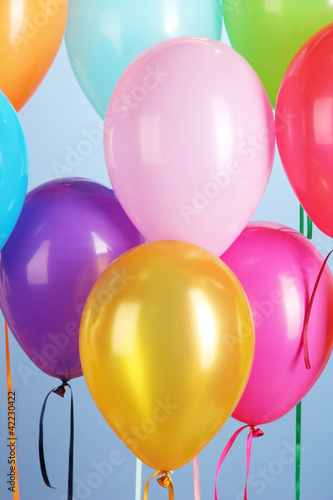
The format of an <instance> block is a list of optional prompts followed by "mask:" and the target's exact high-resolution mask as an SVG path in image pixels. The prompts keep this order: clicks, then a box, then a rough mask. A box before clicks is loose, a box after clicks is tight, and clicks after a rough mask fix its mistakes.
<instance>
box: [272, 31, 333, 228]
mask: <svg viewBox="0 0 333 500" xmlns="http://www.w3.org/2000/svg"><path fill="white" fill-rule="evenodd" d="M276 138H277V144H278V148H279V152H280V156H281V160H282V164H283V166H284V169H285V171H286V174H287V176H288V179H289V182H290V184H291V186H292V188H293V189H294V191H295V193H296V195H297V197H298V199H299V201H300V203H301V204H302V205H303V207H304V208H305V210H306V212H307V213H308V215H309V217H311V219H312V220H313V222H314V223H315V224H316V226H317V227H318V228H319V229H320V230H321V231H323V232H324V233H325V234H327V235H328V236H331V237H332V236H333V24H329V25H328V26H327V27H326V28H324V29H323V30H321V31H319V32H318V33H316V35H314V36H313V37H312V38H310V39H309V40H308V41H307V42H306V44H305V45H303V47H302V48H301V49H300V50H299V52H298V53H297V54H296V56H295V57H294V59H293V61H292V62H291V64H290V66H289V68H288V70H287V72H286V74H285V76H284V79H283V81H282V84H281V88H280V92H279V96H278V100H277V104H276Z"/></svg>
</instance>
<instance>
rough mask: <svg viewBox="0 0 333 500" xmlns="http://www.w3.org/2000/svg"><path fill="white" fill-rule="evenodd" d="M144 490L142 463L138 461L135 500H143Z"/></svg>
mask: <svg viewBox="0 0 333 500" xmlns="http://www.w3.org/2000/svg"><path fill="white" fill-rule="evenodd" d="M141 490H142V462H141V460H139V459H138V458H137V459H136V478H135V500H140V499H141Z"/></svg>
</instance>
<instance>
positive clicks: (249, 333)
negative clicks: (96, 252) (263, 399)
mask: <svg viewBox="0 0 333 500" xmlns="http://www.w3.org/2000/svg"><path fill="white" fill-rule="evenodd" d="M253 354H254V334H253V322H252V315H251V311H250V308H249V305H248V301H247V298H246V295H245V292H244V290H243V288H242V287H241V285H240V283H239V282H238V280H237V279H236V278H235V276H234V274H233V273H232V272H231V270H230V269H229V268H228V267H227V266H226V265H225V264H224V263H222V262H221V261H220V259H218V258H217V257H215V256H214V255H213V254H211V253H210V252H208V251H207V250H204V249H202V248H200V247H198V246H196V245H193V244H190V243H184V242H181V241H155V242H151V243H146V244H144V245H140V246H139V247H136V248H134V249H132V250H130V251H129V252H126V253H125V254H124V255H122V256H121V257H119V258H118V259H117V260H116V261H114V262H113V263H112V264H111V266H110V267H109V268H108V269H107V270H106V271H105V272H104V274H102V276H101V277H100V278H99V280H98V281H97V283H96V284H95V286H94V287H93V289H92V291H91V293H90V295H89V298H88V301H87V303H86V305H85V309H84V312H83V317H82V322H81V330H80V355H81V363H82V369H83V374H84V376H85V379H86V382H87V385H88V388H89V390H90V392H91V394H92V397H93V399H94V401H95V403H96V405H97V407H98V408H99V410H100V412H101V413H102V415H103V416H104V418H105V420H106V421H107V422H108V424H109V425H110V426H111V427H112V429H113V430H114V431H115V433H116V434H117V435H118V436H119V437H120V439H122V440H123V441H124V443H125V444H126V445H127V446H128V447H129V448H130V449H131V450H132V451H133V453H135V455H136V456H137V457H139V458H140V459H141V460H142V461H143V462H144V463H146V464H147V465H149V466H150V467H153V468H155V469H159V470H163V471H170V470H172V469H177V468H178V467H181V466H182V465H184V464H186V463H187V462H189V461H190V460H192V458H193V457H194V456H195V455H197V453H198V452H199V451H200V450H201V449H202V448H203V447H204V446H205V445H206V444H207V443H208V441H210V439H212V438H213V436H214V435H215V434H216V433H217V432H218V431H219V429H220V428H221V426H222V425H223V424H224V423H225V421H226V420H227V419H228V417H229V416H230V414H231V413H232V411H233V409H234V408H235V406H236V405H237V403H238V401H239V399H240V397H241V395H242V393H243V391H244V389H245V385H246V383H247V380H248V377H249V374H250V370H251V366H252V362H253Z"/></svg>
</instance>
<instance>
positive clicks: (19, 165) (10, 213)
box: [0, 91, 28, 250]
mask: <svg viewBox="0 0 333 500" xmlns="http://www.w3.org/2000/svg"><path fill="white" fill-rule="evenodd" d="M27 186H28V151H27V146H26V142H25V138H24V135H23V131H22V128H21V124H20V122H19V119H18V116H17V113H16V111H15V109H14V108H13V106H12V105H11V103H10V102H9V100H8V99H7V97H6V96H5V94H4V93H3V92H1V91H0V250H2V248H3V246H4V244H5V243H6V241H7V240H8V238H9V236H10V234H11V232H12V230H13V229H14V226H15V224H16V222H17V219H18V218H19V215H20V213H21V210H22V207H23V203H24V199H25V195H26V193H27Z"/></svg>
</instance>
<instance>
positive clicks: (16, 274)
mask: <svg viewBox="0 0 333 500" xmlns="http://www.w3.org/2000/svg"><path fill="white" fill-rule="evenodd" d="M139 244H140V234H139V233H138V231H137V230H136V229H135V227H134V226H133V224H132V223H131V222H130V220H129V219H128V217H127V216H126V214H125V212H124V211H123V209H122V208H121V206H120V204H119V202H118V200H117V199H116V197H115V195H114V193H113V192H112V191H111V190H110V189H108V188H106V187H104V186H102V185H100V184H97V183H95V182H91V181H87V180H83V179H65V180H62V181H58V180H57V181H52V182H49V183H47V184H43V185H41V186H39V187H37V188H36V189H34V190H33V191H31V192H30V193H29V194H28V196H27V198H26V202H25V204H24V207H23V211H22V213H21V216H20V218H19V220H18V223H17V225H16V227H15V229H14V231H13V233H12V235H11V236H10V238H9V240H8V242H7V243H6V245H5V246H4V248H3V250H2V252H1V258H0V306H1V309H2V311H3V313H4V316H5V318H6V320H7V322H8V324H9V327H10V329H11V330H12V332H13V334H14V336H15V338H16V340H17V341H18V343H19V344H20V345H21V347H22V348H23V350H24V351H25V353H26V354H27V355H28V356H29V358H30V359H31V360H32V361H33V362H34V363H35V364H36V365H37V366H38V367H39V368H40V369H41V370H43V371H44V372H45V373H47V374H49V375H52V376H54V377H59V378H60V379H62V380H68V379H71V378H74V377H78V376H80V375H82V370H81V364H80V358H79V343H78V335H79V325H80V319H81V313H82V309H83V306H84V303H85V301H86V299H87V297H88V294H89V292H90V289H91V288H92V286H93V285H94V283H95V281H96V280H97V278H98V277H99V276H100V274H101V273H102V272H103V271H104V269H105V268H106V267H107V266H108V265H109V264H110V263H111V262H112V261H113V260H114V259H115V258H116V257H118V256H119V255H121V254H122V253H123V252H125V251H127V250H129V249H130V248H132V247H134V246H136V245H139ZM126 280H127V277H126V273H124V274H123V275H120V274H119V288H121V287H123V286H126V283H127V281H126ZM112 293H113V290H105V293H104V294H102V295H101V304H103V301H104V300H110V297H111V298H112ZM96 308H97V309H98V304H96Z"/></svg>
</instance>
